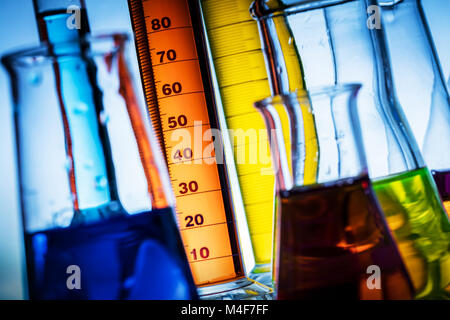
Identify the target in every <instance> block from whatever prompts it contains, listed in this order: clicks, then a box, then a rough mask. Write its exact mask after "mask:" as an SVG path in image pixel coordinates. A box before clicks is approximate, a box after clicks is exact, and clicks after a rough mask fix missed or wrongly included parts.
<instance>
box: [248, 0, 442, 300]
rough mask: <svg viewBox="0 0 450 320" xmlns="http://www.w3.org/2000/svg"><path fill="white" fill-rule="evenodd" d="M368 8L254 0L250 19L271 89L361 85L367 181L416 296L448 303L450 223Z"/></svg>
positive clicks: (358, 2)
mask: <svg viewBox="0 0 450 320" xmlns="http://www.w3.org/2000/svg"><path fill="white" fill-rule="evenodd" d="M373 5H377V2H376V1H374V0H351V1H343V0H326V1H325V0H317V1H262V0H258V1H255V2H254V3H253V6H252V12H253V15H254V17H255V18H256V19H257V20H258V23H259V25H260V34H261V41H262V43H263V44H264V46H265V54H266V61H267V62H266V63H267V64H268V65H273V66H274V70H277V77H275V76H273V75H272V74H269V76H270V78H271V81H272V82H273V83H274V85H273V87H276V86H278V87H279V88H281V89H282V90H283V91H282V92H286V90H288V89H287V88H290V87H292V85H291V83H292V81H290V79H291V78H293V79H298V78H299V76H298V75H301V78H303V79H304V82H305V86H306V87H307V88H309V87H311V86H322V85H329V84H335V83H346V82H357V83H361V84H362V88H361V91H360V93H359V96H358V116H359V121H360V124H361V132H362V137H363V142H364V147H365V151H366V159H367V164H368V170H369V176H370V178H371V179H373V180H374V189H375V192H376V194H377V197H378V199H379V201H380V204H381V206H382V208H383V211H384V214H385V216H386V219H387V222H388V225H389V227H390V228H391V230H392V231H393V233H394V236H395V238H396V240H397V243H398V246H399V249H400V253H401V254H402V257H403V259H404V261H405V264H406V267H407V269H408V272H409V274H410V277H411V279H412V281H413V283H414V287H415V292H416V297H417V298H439V299H440V298H448V297H449V292H450V291H449V290H450V286H449V284H450V268H449V258H450V252H449V244H450V222H449V219H448V216H447V214H446V213H445V209H444V208H443V206H442V203H441V201H440V198H439V194H438V191H437V188H436V184H435V183H434V181H433V178H432V176H431V174H430V172H429V169H428V168H427V167H426V165H425V163H424V161H423V159H422V156H421V153H420V150H419V148H418V146H417V143H416V140H415V139H414V136H413V134H412V132H411V129H410V128H409V125H408V122H407V121H406V119H405V116H404V114H403V112H402V108H401V106H400V105H399V103H398V100H397V97H396V93H395V90H394V84H393V80H392V75H391V63H390V60H389V55H388V51H387V48H386V39H385V37H384V34H383V32H382V30H383V26H382V21H379V22H380V24H381V27H380V28H378V27H377V25H373V24H372V12H371V11H370V8H371V6H373ZM280 24H281V25H283V30H285V31H283V33H281V34H280V32H279V31H278V30H277V28H276V26H277V25H280ZM278 29H279V27H278ZM283 48H285V49H283ZM286 48H288V49H289V51H288V52H291V54H290V56H292V55H293V54H295V55H297V56H298V57H299V59H300V60H299V61H298V63H297V65H295V64H293V63H288V62H287V61H288V59H287V58H286V50H287V49H286ZM291 60H292V59H291ZM300 61H301V63H300ZM292 74H293V76H291V75H292ZM295 81H297V80H295ZM295 83H296V82H294V85H295ZM290 90H292V89H290ZM305 142H307V140H306V141H305ZM307 169H308V167H307V166H305V175H306V174H307V173H308V172H307V171H306V170H307ZM308 170H309V174H312V173H313V171H311V169H308Z"/></svg>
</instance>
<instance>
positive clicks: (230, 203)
mask: <svg viewBox="0 0 450 320" xmlns="http://www.w3.org/2000/svg"><path fill="white" fill-rule="evenodd" d="M128 3H129V9H130V16H131V22H132V25H133V30H134V34H135V39H136V50H137V55H138V60H139V65H140V71H141V78H142V84H143V88H144V93H145V97H146V101H147V107H148V109H149V112H150V114H151V116H152V120H153V126H154V128H155V130H156V133H157V136H158V138H159V142H160V144H161V147H162V149H163V150H164V152H165V158H166V161H167V165H168V169H169V174H170V177H171V181H172V186H173V189H174V191H175V196H176V208H177V217H178V221H179V227H180V230H181V235H182V238H183V243H184V245H185V250H186V253H187V256H188V259H189V262H190V266H191V270H192V273H193V276H194V280H195V283H196V284H197V286H198V287H199V293H200V295H201V297H202V298H204V299H222V298H223V299H228V298H234V299H245V298H258V297H265V296H266V295H267V294H268V295H270V294H271V289H270V288H268V287H267V286H264V285H260V284H259V283H257V282H255V281H254V280H252V279H250V278H249V277H248V274H249V272H250V271H251V270H252V269H253V268H254V265H255V258H254V254H253V249H252V246H251V242H250V235H249V230H248V226H247V221H246V218H245V214H244V211H243V205H242V198H241V197H240V193H239V190H237V192H236V186H237V183H236V181H234V180H236V178H235V177H234V174H233V172H232V170H231V169H230V166H231V165H232V163H230V161H229V160H231V161H232V158H231V159H230V157H229V156H228V155H227V154H224V152H225V151H224V150H225V139H223V138H222V137H223V136H222V132H220V131H219V129H223V128H222V127H221V125H220V121H219V118H218V115H217V104H216V100H215V98H214V91H213V90H214V89H213V84H212V81H211V76H210V75H211V72H210V66H209V61H208V59H207V53H206V46H205V39H204V33H203V29H202V24H201V19H200V7H199V4H198V3H197V1H187V0H173V1H165V0H150V1H141V0H130V1H129V2H128ZM223 132H225V130H224V131H223ZM227 156H228V157H227ZM233 179H234V180H233Z"/></svg>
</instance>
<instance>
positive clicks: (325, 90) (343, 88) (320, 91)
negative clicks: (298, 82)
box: [253, 83, 362, 109]
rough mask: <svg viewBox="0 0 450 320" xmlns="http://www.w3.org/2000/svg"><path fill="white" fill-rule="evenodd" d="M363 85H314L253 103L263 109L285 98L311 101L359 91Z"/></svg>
mask: <svg viewBox="0 0 450 320" xmlns="http://www.w3.org/2000/svg"><path fill="white" fill-rule="evenodd" d="M361 87H362V85H361V84H360V83H338V84H336V85H331V86H320V87H312V88H310V89H307V90H306V89H301V90H297V91H294V92H289V93H286V94H277V95H273V96H270V97H267V98H264V99H262V100H259V101H256V102H254V103H253V105H254V106H255V108H257V109H261V108H265V107H267V106H269V105H273V104H277V103H282V102H283V101H285V100H292V99H296V100H300V101H301V100H306V101H308V102H309V99H310V98H311V97H318V96H330V95H336V94H339V93H344V92H354V93H356V92H358V91H359V89H361Z"/></svg>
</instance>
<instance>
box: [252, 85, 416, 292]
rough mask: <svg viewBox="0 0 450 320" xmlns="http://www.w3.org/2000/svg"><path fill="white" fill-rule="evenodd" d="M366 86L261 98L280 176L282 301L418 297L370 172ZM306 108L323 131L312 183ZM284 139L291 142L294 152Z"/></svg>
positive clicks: (277, 227)
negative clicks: (361, 109) (359, 107)
mask: <svg viewBox="0 0 450 320" xmlns="http://www.w3.org/2000/svg"><path fill="white" fill-rule="evenodd" d="M359 88H360V86H359V85H352V84H348V85H339V86H336V87H328V88H323V89H321V90H311V91H309V92H305V91H303V92H300V93H291V94H288V95H279V96H275V97H273V98H268V99H266V100H263V101H260V102H257V103H255V107H256V108H258V109H259V110H260V112H261V114H262V115H263V116H264V119H265V122H266V125H267V129H268V133H269V135H270V138H271V139H270V142H271V151H272V155H273V163H274V170H275V172H276V178H277V189H278V195H279V210H278V212H277V213H276V220H275V263H274V273H275V274H274V276H275V287H276V292H277V297H278V298H279V299H297V298H333V299H334V298H336V297H340V298H343V299H409V298H411V297H412V294H413V287H412V284H411V282H410V280H409V277H408V273H407V271H406V269H405V267H404V265H403V262H402V260H401V258H400V254H399V252H398V249H397V247H396V245H395V243H394V241H393V238H392V235H391V233H390V231H389V228H388V227H387V224H386V222H385V220H384V217H383V213H382V211H381V209H380V207H379V205H378V202H377V200H376V197H375V194H374V192H373V190H372V186H371V182H370V180H369V177H368V173H367V166H366V163H365V157H364V150H363V147H362V141H361V137H360V132H359V128H358V125H357V120H355V119H356V118H357V116H356V106H355V98H356V95H357V92H358V90H359ZM304 106H306V107H304ZM304 113H308V116H309V117H308V119H313V121H314V127H315V129H316V130H317V136H316V144H317V146H318V150H319V151H318V153H316V154H315V156H316V157H317V159H318V171H317V183H313V184H311V183H308V182H305V179H304V176H303V174H302V169H301V168H302V167H303V164H304V161H305V158H306V157H305V154H306V153H308V152H309V151H308V149H306V147H305V145H306V144H308V143H309V142H308V141H305V130H304V128H305V125H304V121H303V119H305V114H304ZM285 125H287V128H283V126H285ZM285 145H290V146H291V148H290V150H291V152H290V154H288V153H286V148H285ZM375 279H376V280H375Z"/></svg>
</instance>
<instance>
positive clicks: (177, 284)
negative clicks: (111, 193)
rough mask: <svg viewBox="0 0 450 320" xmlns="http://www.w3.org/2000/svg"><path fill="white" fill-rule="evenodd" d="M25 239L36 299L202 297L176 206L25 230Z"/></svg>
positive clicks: (31, 282)
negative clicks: (182, 239) (181, 236)
mask: <svg viewBox="0 0 450 320" xmlns="http://www.w3.org/2000/svg"><path fill="white" fill-rule="evenodd" d="M25 243H26V249H27V253H28V254H27V264H28V277H29V284H30V288H29V289H30V298H32V299H83V300H84V299H164V300H165V299H167V300H172V299H173V300H180V299H195V298H196V296H197V293H196V289H195V286H194V285H193V281H192V276H191V274H190V271H189V270H190V269H189V265H188V263H187V260H186V259H183V257H185V254H184V249H183V246H182V244H181V242H180V241H179V237H178V230H177V226H176V223H175V220H174V217H173V211H172V209H170V208H166V209H158V210H153V211H151V212H144V213H139V214H135V215H123V216H120V217H115V218H111V219H109V220H107V221H101V222H98V223H91V224H85V225H79V226H75V227H69V228H60V229H52V230H49V231H43V232H35V233H31V234H25ZM71 266H75V267H76V268H79V273H78V274H77V273H76V272H77V271H73V270H74V269H73V267H71ZM77 276H79V279H77ZM77 281H78V282H77ZM77 287H78V288H77Z"/></svg>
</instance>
